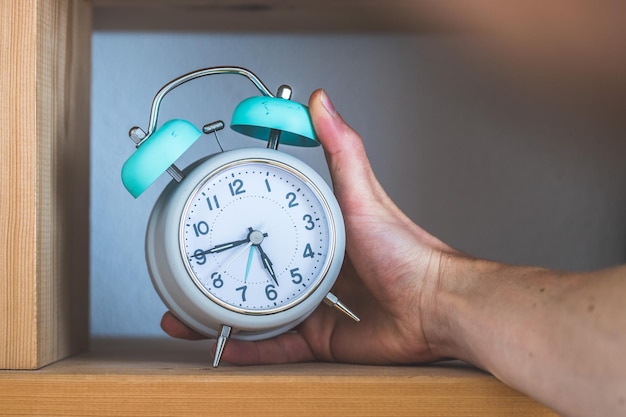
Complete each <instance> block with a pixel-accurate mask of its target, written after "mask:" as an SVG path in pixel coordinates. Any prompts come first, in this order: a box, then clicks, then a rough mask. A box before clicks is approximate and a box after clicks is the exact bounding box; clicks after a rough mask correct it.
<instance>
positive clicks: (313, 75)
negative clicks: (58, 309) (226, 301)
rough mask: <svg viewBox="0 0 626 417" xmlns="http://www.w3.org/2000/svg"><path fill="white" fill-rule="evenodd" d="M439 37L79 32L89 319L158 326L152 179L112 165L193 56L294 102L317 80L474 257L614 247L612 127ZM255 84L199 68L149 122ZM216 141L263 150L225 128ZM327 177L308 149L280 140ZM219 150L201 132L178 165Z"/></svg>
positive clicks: (434, 221) (607, 257) (207, 111)
mask: <svg viewBox="0 0 626 417" xmlns="http://www.w3.org/2000/svg"><path fill="white" fill-rule="evenodd" d="M463 48H464V41H463V40H462V39H459V38H454V37H450V36H442V35H315V36H312V35H311V36H307V35H291V34H290V35H288V36H285V35H283V36H280V35H270V34H266V35H255V34H247V35H234V34H230V35H219V34H209V33H207V34H203V33H193V34H185V33H145V32H144V33H142V32H136V33H124V32H106V31H96V32H95V33H94V35H93V84H92V135H91V141H92V142H91V145H92V156H91V158H92V161H91V167H92V172H91V190H92V197H91V295H90V296H91V331H92V335H94V336H161V335H163V333H162V332H161V330H160V329H159V320H160V317H161V315H162V313H163V312H164V310H165V307H164V306H163V305H162V303H161V302H160V300H159V298H158V296H157V295H156V292H155V291H154V290H153V288H152V286H151V283H150V279H149V277H148V273H147V270H146V267H145V263H144V253H143V238H144V230H145V225H146V222H147V218H148V215H149V213H150V209H151V207H152V205H153V203H154V201H155V200H156V198H157V196H158V195H159V193H160V192H161V190H162V189H163V187H164V186H165V184H166V183H167V180H168V178H167V176H163V177H162V178H161V179H160V180H159V181H158V183H156V184H154V185H153V186H152V187H151V189H149V190H148V191H147V192H146V193H144V195H142V196H141V197H140V198H139V199H137V200H134V199H133V198H132V197H131V196H130V195H129V194H128V193H127V192H126V191H125V190H124V188H123V186H122V184H121V181H120V169H121V166H122V164H123V163H124V161H125V160H126V158H128V156H129V155H130V154H131V153H132V152H133V150H134V146H133V144H132V142H131V141H130V140H129V139H128V136H127V132H128V129H129V128H130V127H132V126H134V125H139V126H141V127H143V128H146V125H147V121H148V115H149V108H150V104H151V101H152V98H153V96H154V94H155V93H156V91H157V90H158V89H159V88H160V87H161V86H162V85H163V84H165V83H166V82H168V81H169V80H171V79H173V78H175V77H177V76H179V75H181V74H183V73H186V72H188V71H192V70H195V69H198V68H202V67H208V66H215V65H239V66H244V67H248V68H249V69H251V70H252V71H254V72H255V73H256V74H257V75H259V76H260V77H261V79H262V80H263V81H264V82H265V83H266V84H267V85H268V86H269V87H270V88H271V89H273V90H275V89H276V88H277V87H278V86H279V85H280V84H283V83H287V84H290V85H291V86H292V87H293V88H294V90H295V92H294V97H293V98H294V99H295V100H297V101H301V102H306V101H307V99H308V96H309V94H310V92H312V91H313V90H314V89H315V88H318V87H324V88H325V89H326V90H327V91H328V93H329V94H330V96H331V98H332V99H333V101H334V102H335V105H336V107H337V109H338V110H339V111H340V112H341V113H342V115H343V116H344V118H345V119H347V120H348V121H349V122H350V123H351V124H352V125H353V126H354V127H355V128H356V129H357V130H358V131H359V132H360V133H361V134H362V136H363V138H364V140H365V143H366V147H367V150H368V153H369V156H370V159H371V161H372V164H373V166H374V169H375V171H376V173H377V175H378V177H379V179H380V181H381V182H382V184H383V186H384V187H385V188H386V189H387V191H388V193H389V194H390V195H391V197H392V198H393V199H394V200H395V201H396V202H397V204H398V205H399V206H400V207H401V208H402V209H403V210H404V211H405V212H406V213H407V214H408V215H409V216H410V217H411V218H412V219H413V220H414V221H416V222H417V223H418V224H420V225H421V226H422V227H424V228H425V229H426V230H428V231H430V232H431V233H433V234H435V235H436V236H438V237H439V238H441V239H443V240H444V241H446V242H447V243H449V244H451V245H452V246H454V247H456V248H458V249H460V250H463V251H466V252H469V253H471V254H473V255H476V256H480V257H486V258H490V259H494V260H500V261H504V262H511V263H523V264H536V265H543V266H547V267H554V268H563V269H570V270H587V269H593V268H600V267H605V266H609V265H614V264H617V263H621V262H623V261H624V260H625V258H626V164H625V163H624V162H625V160H626V146H625V144H624V142H625V138H624V132H623V131H619V130H617V129H609V128H605V127H600V126H598V124H596V123H592V122H590V121H588V120H586V119H585V117H580V116H578V117H573V116H571V115H567V114H566V113H563V112H561V111H559V109H556V108H554V107H553V106H551V105H548V104H546V103H543V102H542V101H540V100H536V99H534V100H533V99H531V98H530V96H527V97H524V96H522V94H520V91H519V90H516V89H513V88H510V87H509V86H508V85H507V84H506V82H505V81H504V80H503V79H502V78H498V77H494V74H493V73H490V72H488V71H485V67H480V68H479V67H473V66H471V65H470V64H469V62H468V61H467V60H466V59H465V58H464V57H463V55H462V54H459V53H458V51H459V50H463ZM254 94H256V90H255V89H254V87H253V86H252V85H251V84H250V83H249V82H247V81H246V80H245V79H243V78H241V77H234V76H230V77H225V76H220V77H209V78H204V79H201V80H199V81H196V82H193V83H191V84H187V85H185V86H182V87H180V88H178V89H177V90H175V91H174V92H172V93H171V94H170V95H168V96H167V97H166V99H165V100H164V102H163V107H162V112H161V118H160V121H162V122H163V121H166V120H169V119H171V118H175V117H182V118H186V119H188V120H190V121H192V122H193V123H195V124H196V125H198V126H202V125H203V124H204V123H207V122H209V121H213V120H216V119H223V120H225V121H229V118H230V113H231V111H232V110H233V108H234V106H235V105H236V103H238V102H239V101H240V100H242V99H243V98H245V97H248V96H250V95H254ZM220 138H221V140H222V143H223V144H224V145H225V148H229V149H230V148H235V147H240V146H262V145H263V144H262V143H261V142H258V141H256V140H253V139H247V138H244V137H240V136H237V135H236V134H235V133H234V132H230V131H224V132H223V133H221V135H220ZM281 149H282V150H283V151H288V152H291V153H293V154H296V155H297V156H299V157H300V158H302V159H304V160H305V161H306V162H308V163H309V164H310V165H312V166H313V167H315V168H316V169H317V170H318V171H319V172H321V173H322V174H323V176H324V177H325V178H327V179H328V178H329V177H328V172H327V168H326V165H325V161H324V157H323V152H322V150H321V149H304V150H299V149H289V148H288V147H283V148H281ZM217 150H218V148H217V146H216V144H215V143H214V141H213V140H212V139H211V138H210V137H207V139H206V140H203V141H202V143H199V144H197V145H195V146H194V148H193V150H192V151H190V152H188V153H187V154H186V155H185V156H184V157H183V158H182V159H181V161H180V163H179V165H180V166H185V165H187V164H188V163H190V162H192V161H193V160H195V159H197V158H198V157H200V156H203V155H206V154H207V153H212V152H216V151H217Z"/></svg>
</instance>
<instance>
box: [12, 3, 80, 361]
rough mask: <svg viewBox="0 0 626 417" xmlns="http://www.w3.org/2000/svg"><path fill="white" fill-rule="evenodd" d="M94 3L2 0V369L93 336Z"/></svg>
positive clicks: (63, 351) (69, 349) (73, 347)
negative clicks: (91, 151) (89, 290)
mask: <svg viewBox="0 0 626 417" xmlns="http://www.w3.org/2000/svg"><path fill="white" fill-rule="evenodd" d="M90 10H91V4H90V3H89V2H87V1H83V0H54V1H44V0H40V1H35V0H32V1H20V0H7V1H3V2H1V3H0V22H1V23H0V24H1V28H2V29H0V30H1V32H0V33H1V38H0V49H1V50H2V56H1V57H0V68H2V71H1V72H0V86H1V90H2V101H1V102H0V103H1V104H0V125H1V126H3V131H2V135H1V137H0V164H1V166H2V169H1V170H0V187H2V192H1V195H2V198H1V199H0V236H2V239H1V240H0V268H1V269H0V274H1V275H0V278H1V279H0V368H18V369H22V368H23V369H32V368H38V367H40V366H43V365H45V364H47V363H50V362H52V361H55V360H58V359H59V358H62V357H64V356H67V355H69V354H71V353H73V352H75V351H77V350H78V349H81V348H82V347H84V346H85V344H86V341H87V337H88V332H87V319H88V310H87V308H86V307H87V302H86V299H87V288H88V271H89V263H88V254H89V252H88V242H89V231H88V230H89V227H88V226H89V223H88V207H89V193H88V184H89V165H88V164H89V141H88V135H89V73H90V66H89V65H90V48H89V45H90V40H89V38H90V31H91V24H90V21H91V14H90Z"/></svg>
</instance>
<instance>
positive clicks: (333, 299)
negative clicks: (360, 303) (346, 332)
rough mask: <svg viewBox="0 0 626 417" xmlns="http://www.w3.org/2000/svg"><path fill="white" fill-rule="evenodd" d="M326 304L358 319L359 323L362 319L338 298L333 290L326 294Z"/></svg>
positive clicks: (353, 318)
mask: <svg viewBox="0 0 626 417" xmlns="http://www.w3.org/2000/svg"><path fill="white" fill-rule="evenodd" d="M324 304H326V305H327V306H330V307H333V308H336V309H337V310H339V311H341V312H342V313H343V314H345V315H346V316H348V317H350V318H351V319H352V320H354V321H356V322H357V323H358V322H360V321H361V319H360V318H359V317H358V316H357V315H356V314H354V313H353V312H352V311H350V309H349V308H348V307H347V306H346V305H345V304H344V303H342V302H341V300H340V299H339V298H337V296H336V295H335V294H333V293H332V292H329V293H328V294H326V298H324Z"/></svg>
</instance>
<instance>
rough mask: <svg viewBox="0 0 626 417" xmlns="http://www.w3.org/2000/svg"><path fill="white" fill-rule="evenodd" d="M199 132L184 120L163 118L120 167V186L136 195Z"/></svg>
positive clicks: (188, 144)
mask: <svg viewBox="0 0 626 417" xmlns="http://www.w3.org/2000/svg"><path fill="white" fill-rule="evenodd" d="M201 135H202V132H200V130H199V129H198V128H197V127H195V126H194V125H193V124H191V123H190V122H188V121H186V120H181V119H174V120H170V121H169V122H166V123H165V124H163V126H161V127H160V128H159V129H158V130H157V131H156V132H154V133H153V134H152V135H150V136H149V137H148V138H147V139H146V140H145V141H144V142H142V143H141V146H139V147H138V148H137V150H136V151H135V152H134V153H133V154H132V155H131V156H130V158H128V160H127V161H126V162H125V163H124V166H123V167H122V182H123V183H124V187H126V189H127V190H128V192H129V193H131V194H132V196H133V197H135V198H137V197H139V195H141V193H143V192H144V191H145V190H146V189H147V188H148V187H149V186H150V185H151V184H152V183H153V182H154V181H156V180H157V178H159V177H160V176H161V174H163V173H164V172H165V171H167V169H168V168H169V167H170V166H171V165H172V164H173V163H174V162H175V161H176V160H177V159H178V158H179V157H180V156H181V155H182V154H183V153H185V151H187V149H189V147H190V146H191V145H193V144H194V143H195V141H196V140H198V138H200V136H201Z"/></svg>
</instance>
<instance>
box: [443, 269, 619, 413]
mask: <svg viewBox="0 0 626 417" xmlns="http://www.w3.org/2000/svg"><path fill="white" fill-rule="evenodd" d="M442 271H443V272H442V277H441V281H440V286H439V291H438V293H437V295H436V300H437V311H438V313H437V314H436V316H435V317H437V318H438V319H437V321H436V322H437V323H438V329H437V330H433V337H432V341H433V345H434V347H433V348H434V349H438V351H439V353H440V354H441V356H448V357H457V358H460V359H464V360H466V361H468V362H470V363H473V364H475V365H477V366H479V367H481V368H483V369H485V370H487V371H489V372H491V373H493V374H494V375H495V376H496V377H498V378H499V379H501V380H502V381H504V382H505V383H507V384H509V385H511V386H513V387H515V388H517V389H519V390H521V391H523V392H525V393H527V394H529V395H531V396H532V397H534V398H536V399H538V400H540V401H542V402H544V403H546V404H548V405H549V406H551V407H553V408H555V409H556V410H557V411H559V412H562V413H564V414H567V415H581V416H582V415H584V416H590V415H603V416H608V415H623V414H624V413H625V412H626V404H625V402H626V361H625V360H624V359H623V357H622V356H623V354H624V353H626V352H625V351H624V347H625V346H626V309H625V308H624V305H625V302H624V296H625V295H626V267H620V268H614V269H611V270H606V271H601V272H595V273H588V274H573V273H560V272H555V271H548V270H543V269H538V268H529V267H513V266H508V265H502V264H497V263H492V262H486V261H478V260H472V259H467V258H459V257H452V258H450V259H449V260H448V261H447V262H445V263H444V269H443V270H442Z"/></svg>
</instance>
